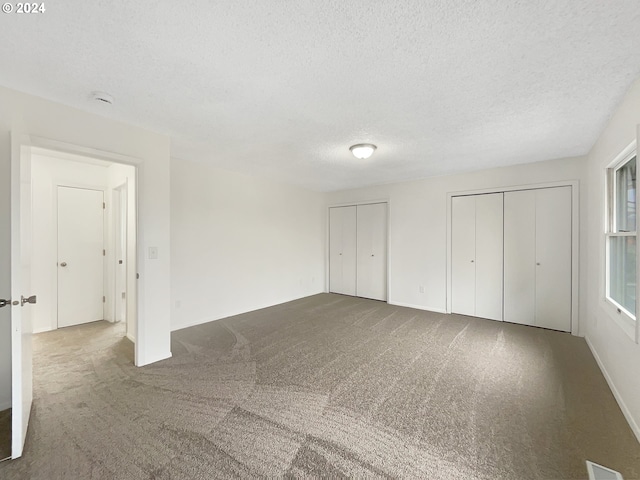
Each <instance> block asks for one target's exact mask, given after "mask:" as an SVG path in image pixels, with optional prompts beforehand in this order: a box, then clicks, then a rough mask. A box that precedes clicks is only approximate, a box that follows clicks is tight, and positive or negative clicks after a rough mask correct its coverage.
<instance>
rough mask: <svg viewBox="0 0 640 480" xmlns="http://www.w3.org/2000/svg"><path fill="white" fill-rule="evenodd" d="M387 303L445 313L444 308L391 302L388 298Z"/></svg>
mask: <svg viewBox="0 0 640 480" xmlns="http://www.w3.org/2000/svg"><path fill="white" fill-rule="evenodd" d="M387 303H388V304H389V305H395V306H397V307H407V308H415V309H416V310H425V311H427V312H434V313H447V311H446V310H445V309H444V308H435V307H424V306H422V305H413V304H411V303H404V302H392V301H391V300H389V301H388V302H387Z"/></svg>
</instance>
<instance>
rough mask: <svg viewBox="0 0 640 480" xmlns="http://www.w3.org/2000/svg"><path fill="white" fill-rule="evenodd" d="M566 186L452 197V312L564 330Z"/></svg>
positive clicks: (568, 257) (568, 250) (568, 283)
mask: <svg viewBox="0 0 640 480" xmlns="http://www.w3.org/2000/svg"><path fill="white" fill-rule="evenodd" d="M572 188H573V187H572V186H571V185H566V186H558V187H547V188H530V189H522V190H511V191H505V192H492V193H488V194H479V195H460V196H455V195H454V196H452V197H451V284H450V285H451V290H450V295H451V312H452V313H459V314H463V315H471V316H476V317H481V318H488V319H491V320H499V321H505V322H513V323H520V324H523V325H532V326H537V327H543V328H550V329H553V330H560V331H565V332H570V331H571V314H572V257H573V255H572V231H573V229H572V223H573V219H572Z"/></svg>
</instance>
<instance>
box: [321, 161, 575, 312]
mask: <svg viewBox="0 0 640 480" xmlns="http://www.w3.org/2000/svg"><path fill="white" fill-rule="evenodd" d="M561 180H578V181H579V182H580V199H581V208H580V212H581V231H584V228H583V227H584V225H585V224H586V221H585V212H586V210H585V209H584V199H585V198H586V197H585V184H586V181H585V180H586V159H585V158H584V157H577V158H568V159H560V160H552V161H548V162H538V163H531V164H526V165H518V166H513V167H504V168H496V169H491V170H483V171H479V172H473V173H468V174H461V175H451V176H444V177H433V178H427V179H423V180H417V181H414V182H405V183H395V184H389V185H379V186H375V187H369V188H362V189H356V190H347V191H339V192H332V193H329V194H327V203H328V205H337V204H342V203H349V202H358V201H367V200H381V199H388V200H389V209H390V210H389V302H390V303H395V304H401V305H406V306H412V307H416V308H421V309H426V310H432V311H436V312H444V311H446V293H447V292H446V289H447V205H446V201H447V193H449V192H458V191H465V190H474V189H484V188H493V187H496V188H501V187H507V186H517V185H528V184H529V185H530V184H536V183H545V182H555V181H561ZM581 245H582V246H583V245H585V239H583V238H581ZM582 252H583V249H582V248H581V255H580V266H581V272H586V257H585V256H584V255H583V254H582ZM581 280H582V278H581ZM581 284H582V282H581ZM420 285H424V287H425V289H424V293H420ZM583 291H584V289H582V290H581V292H583ZM580 298H581V308H580V310H581V311H582V310H583V307H584V302H583V298H584V295H582V294H581V295H580Z"/></svg>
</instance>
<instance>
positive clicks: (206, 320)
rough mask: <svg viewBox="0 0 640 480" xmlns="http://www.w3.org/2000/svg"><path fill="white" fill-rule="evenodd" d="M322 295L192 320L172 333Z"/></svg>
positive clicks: (173, 329)
mask: <svg viewBox="0 0 640 480" xmlns="http://www.w3.org/2000/svg"><path fill="white" fill-rule="evenodd" d="M320 293H324V292H323V291H322V290H319V291H317V292H315V293H310V294H309V295H303V296H302V297H295V298H290V299H288V300H283V301H279V302H276V303H269V304H266V305H259V306H252V307H250V308H249V309H246V310H238V311H231V312H225V313H224V314H222V315H221V316H219V317H215V318H212V317H208V318H200V319H197V320H191V321H189V322H185V323H181V324H180V325H177V326H175V327H173V326H172V327H171V331H172V332H175V331H177V330H182V329H183V328H189V327H195V326H196V325H202V324H205V323H209V322H215V321H216V320H222V319H223V318H229V317H235V316H236V315H242V314H243V313H249V312H255V311H256V310H262V309H263V308H269V307H275V306H276V305H282V304H283V303H289V302H293V301H295V300H300V299H302V298H307V297H313V296H314V295H318V294H320Z"/></svg>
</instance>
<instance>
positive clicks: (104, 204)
mask: <svg viewBox="0 0 640 480" xmlns="http://www.w3.org/2000/svg"><path fill="white" fill-rule="evenodd" d="M105 208H107V204H106V203H104V202H102V209H103V210H104V209H105Z"/></svg>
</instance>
